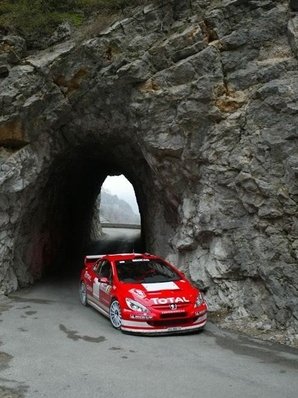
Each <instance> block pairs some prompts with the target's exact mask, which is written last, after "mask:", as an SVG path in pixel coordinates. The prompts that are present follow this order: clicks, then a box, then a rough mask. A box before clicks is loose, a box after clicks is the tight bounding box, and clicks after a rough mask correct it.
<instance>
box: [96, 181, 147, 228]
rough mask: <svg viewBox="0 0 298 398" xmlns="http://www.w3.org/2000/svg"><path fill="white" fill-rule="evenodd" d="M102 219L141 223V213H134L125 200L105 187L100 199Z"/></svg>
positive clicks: (112, 221)
mask: <svg viewBox="0 0 298 398" xmlns="http://www.w3.org/2000/svg"><path fill="white" fill-rule="evenodd" d="M100 219H101V220H104V222H111V223H119V224H140V215H139V214H136V213H134V211H133V210H132V208H131V206H130V205H129V204H128V203H127V202H126V201H125V200H123V199H119V198H118V196H117V195H112V194H110V193H109V192H107V191H106V190H103V189H102V191H101V199H100Z"/></svg>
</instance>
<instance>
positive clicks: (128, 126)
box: [0, 0, 298, 342]
mask: <svg viewBox="0 0 298 398" xmlns="http://www.w3.org/2000/svg"><path fill="white" fill-rule="evenodd" d="M295 4H296V3H295V2H293V1H292V2H289V1H273V0H272V1H269V0H251V1H249V0H247V1H245V0H225V1H220V2H219V1H208V0H192V1H183V2H182V1H178V0H177V1H174V0H172V1H161V2H157V3H155V4H153V5H152V6H146V7H145V8H142V9H138V10H137V11H136V12H135V13H134V15H132V16H131V17H128V18H125V19H122V20H119V21H118V22H116V23H114V24H113V25H112V26H111V27H109V28H108V29H106V30H105V31H103V32H102V33H101V34H99V35H98V36H97V37H94V38H91V39H88V40H85V41H83V42H81V43H75V42H74V41H71V40H70V41H67V42H63V43H62V44H59V45H56V46H54V47H52V48H49V49H48V50H45V51H43V52H39V53H36V54H34V55H31V56H26V57H24V54H25V44H24V43H23V42H22V40H21V39H20V38H15V37H2V41H1V43H0V51H1V65H0V75H1V81H0V104H1V116H0V145H2V149H1V152H0V154H1V165H0V167H1V176H0V179H1V196H0V215H1V218H0V219H1V227H0V237H1V241H0V259H1V263H0V264H1V265H0V286H1V290H2V291H3V292H9V291H12V290H14V289H16V288H17V287H18V286H23V285H26V284H27V283H30V282H32V281H33V280H35V279H36V278H38V277H39V276H40V275H41V273H42V272H43V270H45V269H47V268H49V267H52V266H53V265H55V266H58V265H59V264H60V265H61V266H62V265H63V266H65V264H66V263H67V260H68V262H69V261H71V262H72V263H73V262H74V261H77V259H78V258H80V255H81V254H82V253H83V251H84V245H86V244H87V241H88V237H89V231H90V225H91V222H92V216H93V214H92V211H93V208H94V203H95V199H96V197H97V195H98V193H99V191H100V188H101V184H102V182H103V181H104V179H105V177H106V176H107V175H108V174H120V173H123V174H124V175H126V177H127V178H128V179H129V180H130V181H131V182H132V184H133V185H134V188H135V191H136V196H137V200H138V203H139V207H140V212H141V218H142V233H143V239H144V242H145V243H144V244H145V247H144V249H146V250H147V251H153V252H155V253H159V254H161V255H163V256H166V257H168V258H169V259H170V260H173V261H174V263H176V264H177V265H178V266H180V267H181V268H182V269H183V270H184V271H185V272H186V273H187V274H188V275H189V276H190V277H191V278H192V280H193V281H195V282H196V283H197V284H198V285H199V286H200V287H202V288H204V289H205V290H206V291H207V297H208V300H209V304H210V308H211V309H212V310H214V311H218V310H220V311H222V310H225V311H226V314H227V317H226V322H230V323H233V324H235V323H238V324H239V325H240V326H241V324H242V322H246V321H248V320H249V321H250V322H251V323H250V325H251V327H253V328H257V329H259V330H260V331H261V332H262V331H263V330H265V329H266V330H274V329H275V328H277V329H278V330H281V335H283V336H288V339H290V340H289V341H290V342H294V340H295V338H296V339H297V333H298V329H297V328H298V301H297V297H298V291H297V289H298V288H297V287H298V270H297V268H298V265H297V256H298V214H297V209H298V208H297V199H298V186H297V174H298V146H297V126H298V116H297V111H298V105H297V96H298V71H297V56H298V14H297V7H296V6H297V5H295ZM295 7H296V8H295ZM285 330H286V331H285ZM295 336H296V337H295Z"/></svg>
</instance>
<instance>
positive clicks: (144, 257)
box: [79, 253, 207, 335]
mask: <svg viewBox="0 0 298 398" xmlns="http://www.w3.org/2000/svg"><path fill="white" fill-rule="evenodd" d="M79 293H80V300H81V303H82V304H83V305H87V304H90V305H91V306H92V307H94V308H95V309H96V310H98V311H99V312H100V313H102V314H103V315H105V316H106V317H108V318H109V319H110V321H111V323H112V325H113V327H114V328H116V329H120V330H122V331H123V332H130V333H141V334H151V335H153V334H173V333H179V332H180V333H181V332H183V333H185V332H191V331H197V330H200V329H202V328H203V327H204V326H205V324H206V322H207V304H206V301H205V299H204V297H203V295H202V293H201V292H200V291H199V290H198V289H197V288H196V287H194V286H193V285H192V284H191V283H190V282H189V281H188V280H187V279H186V278H185V276H184V274H183V273H182V272H180V271H179V270H178V269H177V268H175V267H174V266H173V265H172V264H169V263H168V262H167V261H165V260H164V259H162V258H160V257H158V256H155V255H151V254H147V253H145V254H136V253H131V254H108V255H98V256H93V255H92V256H86V257H85V260H84V268H83V270H82V272H81V278H80V288H79Z"/></svg>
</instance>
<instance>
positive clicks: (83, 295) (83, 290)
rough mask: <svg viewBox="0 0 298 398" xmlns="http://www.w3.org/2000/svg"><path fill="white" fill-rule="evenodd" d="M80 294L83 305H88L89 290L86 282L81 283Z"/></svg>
mask: <svg viewBox="0 0 298 398" xmlns="http://www.w3.org/2000/svg"><path fill="white" fill-rule="evenodd" d="M79 294H80V301H81V303H82V304H83V305H85V306H86V305H87V288H86V285H85V283H84V282H81V283H80V289H79Z"/></svg>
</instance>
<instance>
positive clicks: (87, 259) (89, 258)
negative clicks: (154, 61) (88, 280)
mask: <svg viewBox="0 0 298 398" xmlns="http://www.w3.org/2000/svg"><path fill="white" fill-rule="evenodd" d="M104 256H105V255H104V254H101V255H98V254H97V255H90V256H85V259H84V264H85V265H87V264H90V263H95V262H96V261H97V260H99V259H100V258H102V257H104Z"/></svg>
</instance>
